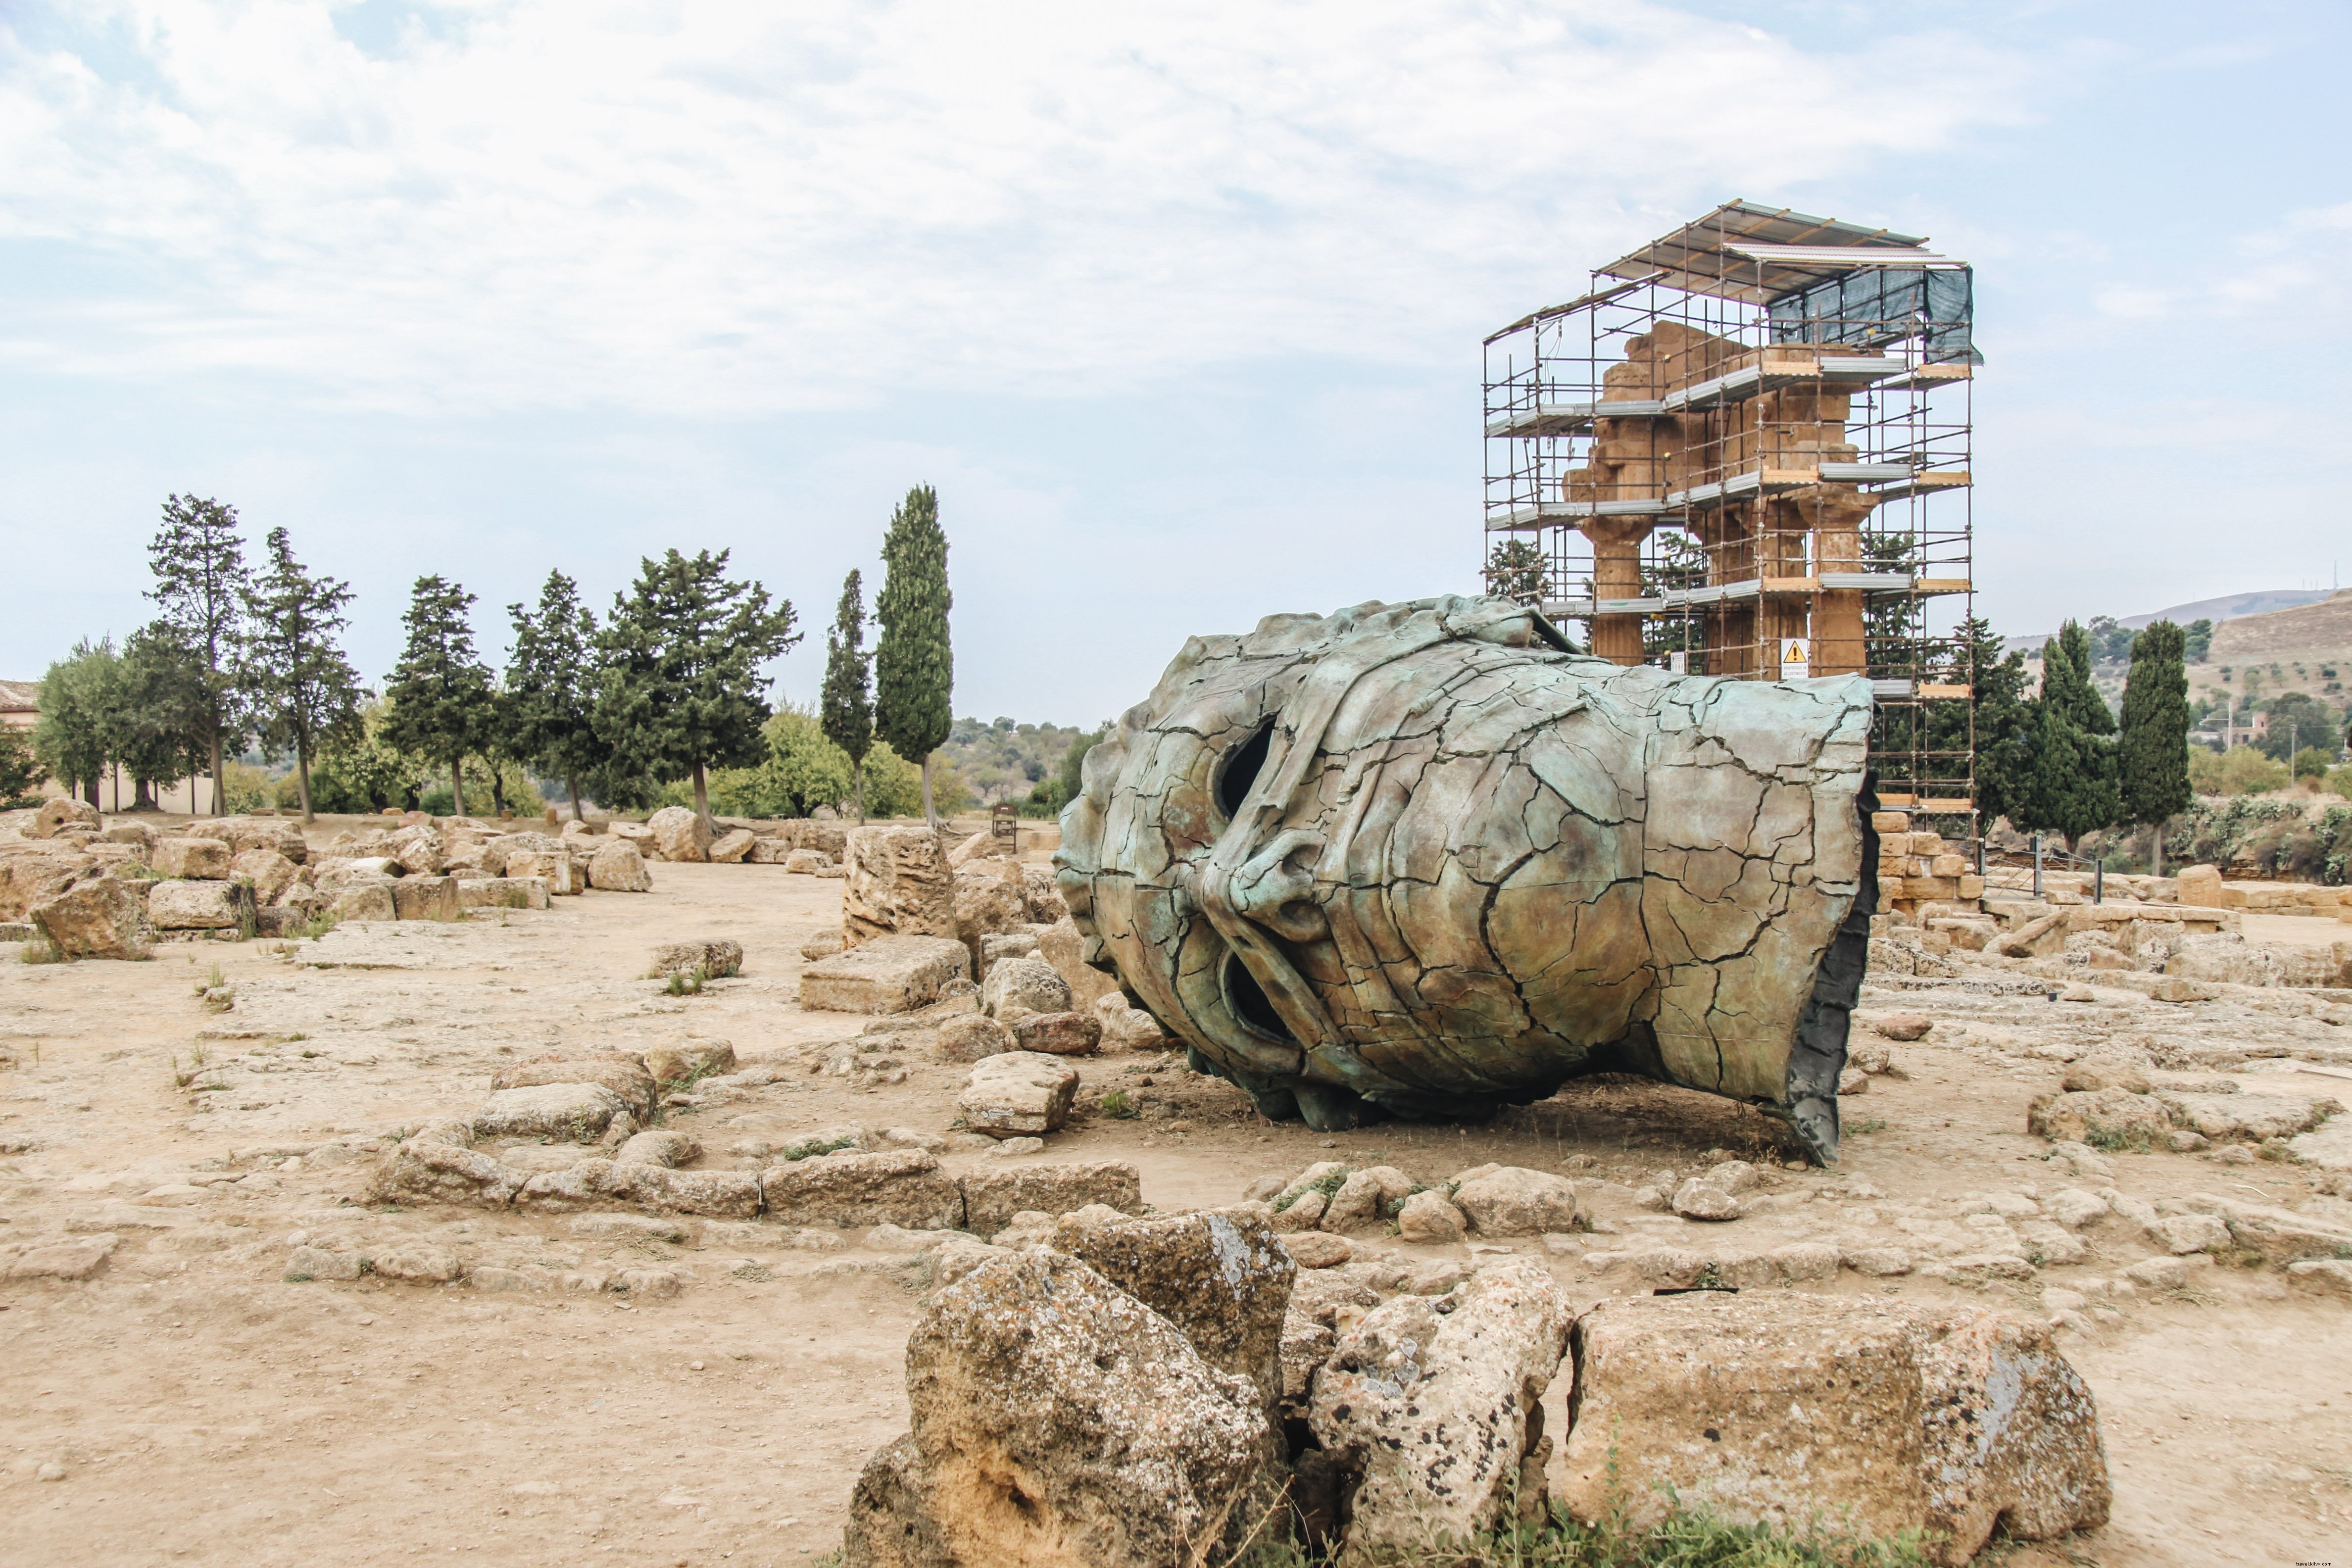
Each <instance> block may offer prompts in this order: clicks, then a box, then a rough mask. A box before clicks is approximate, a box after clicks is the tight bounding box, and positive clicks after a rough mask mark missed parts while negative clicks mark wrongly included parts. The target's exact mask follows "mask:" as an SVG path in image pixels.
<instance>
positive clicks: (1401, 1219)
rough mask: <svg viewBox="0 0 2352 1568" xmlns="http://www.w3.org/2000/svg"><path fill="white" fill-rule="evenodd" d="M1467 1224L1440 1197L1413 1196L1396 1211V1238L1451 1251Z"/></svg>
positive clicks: (1459, 1214) (1459, 1213)
mask: <svg viewBox="0 0 2352 1568" xmlns="http://www.w3.org/2000/svg"><path fill="white" fill-rule="evenodd" d="M1467 1228H1468V1222H1467V1220H1466V1219H1465V1216H1464V1215H1463V1213H1462V1211H1461V1210H1460V1209H1458V1208H1455V1207H1454V1205H1452V1204H1450V1203H1448V1202H1446V1201H1445V1194H1443V1193H1436V1192H1427V1193H1415V1194H1412V1196H1411V1197H1409V1198H1407V1199H1405V1201H1404V1206H1403V1207H1402V1209H1400V1210H1398V1211H1397V1235H1398V1236H1399V1237H1402V1239H1404V1240H1406V1241H1416V1242H1433V1243H1435V1244H1437V1245H1439V1246H1442V1247H1450V1246H1452V1245H1454V1243H1456V1242H1459V1241H1460V1240H1461V1239H1462V1238H1463V1234H1464V1232H1465V1230H1466V1229H1467Z"/></svg>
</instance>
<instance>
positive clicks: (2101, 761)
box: [2011, 621, 2123, 849]
mask: <svg viewBox="0 0 2352 1568" xmlns="http://www.w3.org/2000/svg"><path fill="white" fill-rule="evenodd" d="M2034 706H2035V713H2034V731H2033V770H2032V789H2031V791H2030V795H2031V799H2030V801H2029V803H2028V805H2029V810H2028V816H2029V817H2030V818H2031V820H2030V821H2026V822H2019V823H2017V826H2020V827H2026V828H2031V829H2034V830H2038V831H2045V832H2052V833H2055V834H2057V835H2058V836H2059V837H2061V838H2062V839H2063V840H2064V841H2065V843H2066V845H2067V847H2069V848H2070V849H2071V848H2072V847H2074V841H2075V840H2076V839H2078V838H2080V837H2082V836H2083V835H2084V834H2085V833H2091V832H2095V831H2096V830H2097V829H2099V828H2102V827H2112V826H2115V824H2116V820H2117V819H2118V818H2119V817H2120V816H2122V815H2123V802H2122V799H2121V798H2120V796H2119V795H2117V793H2116V748H2115V744H2114V742H2112V741H2109V740H2108V739H2107V738H2106V737H2107V736H2109V735H2112V734H2113V733H2114V732H2115V727H2116V721H2115V716H2114V715H2113V714H2112V713H2110V712H2108V710H2107V705H2106V702H2105V700H2103V699H2102V698H2101V697H2100V696H2099V693H2098V690H2097V689H2096V688H2095V687H2094V686H2093V685H2092V684H2091V639H2090V637H2089V634H2087V633H2086V632H2084V629H2083V628H2082V627H2081V626H2078V625H2076V624H2075V623H2074V622H2073V621H2068V622H2067V623H2066V624H2065V625H2064V626H2061V627H2060V628H2059V632H2058V635H2057V636H2056V637H2053V638H2052V639H2051V640H2050V641H2049V643H2047V644H2046V645H2044V647H2042V699H2041V700H2040V701H2039V702H2038V703H2036V704H2035V705H2034ZM2011 821H2013V822H2014V821H2016V819H2015V818H2013V817H2012V818H2011Z"/></svg>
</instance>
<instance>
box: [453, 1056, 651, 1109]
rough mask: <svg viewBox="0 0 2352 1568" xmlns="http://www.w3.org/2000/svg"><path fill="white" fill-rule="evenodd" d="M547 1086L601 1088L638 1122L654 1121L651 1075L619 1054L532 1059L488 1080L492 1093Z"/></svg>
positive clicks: (637, 1061)
mask: <svg viewBox="0 0 2352 1568" xmlns="http://www.w3.org/2000/svg"><path fill="white" fill-rule="evenodd" d="M550 1083H593V1084H601V1085H602V1086H603V1087H604V1088H606V1089H611V1090H612V1091H613V1092H614V1094H616V1095H619V1096H620V1097H621V1102H622V1103H623V1104H624V1105H626V1106H627V1107H628V1108H629V1112H630V1114H631V1115H632V1116H634V1117H635V1119H636V1120H637V1121H641V1122H649V1121H652V1120H653V1119H654V1106H655V1104H656V1100H655V1088H654V1079H653V1075H652V1074H651V1073H649V1072H647V1071H646V1064H645V1062H644V1060H643V1059H642V1058H638V1057H634V1056H630V1055H628V1054H626V1053H625V1052H622V1051H590V1052H585V1053H582V1054H579V1055H571V1054H565V1053H555V1054H551V1055H548V1056H541V1057H534V1058H531V1059H530V1060H529V1061H523V1062H516V1063H513V1064H512V1065H511V1066H509V1067H506V1068H500V1069H499V1074H498V1076H497V1077H495V1078H493V1079H490V1087H491V1088H492V1089H530V1088H533V1087H535V1086H537V1085H540V1084H550Z"/></svg>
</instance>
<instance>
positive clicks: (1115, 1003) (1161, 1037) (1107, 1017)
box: [1095, 991, 1177, 1052]
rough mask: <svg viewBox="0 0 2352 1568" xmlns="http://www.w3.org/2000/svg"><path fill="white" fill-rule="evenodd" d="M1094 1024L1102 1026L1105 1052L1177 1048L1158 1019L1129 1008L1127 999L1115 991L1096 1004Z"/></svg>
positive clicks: (1138, 1009) (1140, 1009) (1174, 1040)
mask: <svg viewBox="0 0 2352 1568" xmlns="http://www.w3.org/2000/svg"><path fill="white" fill-rule="evenodd" d="M1095 1021H1096V1022H1097V1023H1098V1024H1100V1025H1101V1026H1102V1048H1103V1049H1104V1050H1106V1051H1137V1052H1152V1051H1167V1050H1173V1049H1175V1048H1176V1046H1177V1041H1176V1039H1175V1038H1174V1037H1172V1036H1171V1035H1170V1034H1169V1033H1168V1031H1167V1030H1165V1029H1163V1028H1161V1027H1160V1020H1159V1019H1157V1018H1155V1017H1153V1016H1151V1015H1150V1014H1149V1013H1147V1012H1145V1011H1144V1010H1143V1009H1142V1008H1140V1007H1130V1006H1129V1005H1128V1003H1127V998H1126V997H1125V996H1124V995H1122V994H1119V993H1118V992H1117V991H1114V992H1111V993H1110V994H1108V995H1107V996H1104V997H1102V998H1100V999H1099V1000H1097V1002H1096V1003H1095Z"/></svg>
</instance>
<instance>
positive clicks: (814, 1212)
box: [760, 1149, 964, 1230]
mask: <svg viewBox="0 0 2352 1568" xmlns="http://www.w3.org/2000/svg"><path fill="white" fill-rule="evenodd" d="M760 1189H761V1195H762V1197H763V1198H764V1200H765V1202H766V1205H767V1209H768V1213H769V1215H771V1216H772V1218H774V1219H775V1220H776V1221H777V1222H778V1223H779V1224H782V1225H834V1226H872V1225H895V1226H899V1227H900V1228H901V1229H905V1230H961V1228H962V1227H963V1223H964V1208H963V1189H962V1188H961V1187H960V1186H958V1185H957V1184H956V1180H955V1178H954V1177H952V1176H950V1175H949V1174H947V1173H945V1172H943V1171H941V1170H940V1163H939V1160H938V1159H937V1158H936V1157H935V1156H933V1155H931V1154H930V1153H929V1152H926V1151H924V1150H921V1149H891V1150H885V1151H882V1152H877V1153H870V1154H869V1153H841V1154H819V1155H815V1156H814V1157H812V1158H810V1159H805V1160H795V1161H793V1162H791V1163H788V1164H782V1165H771V1166H769V1167H768V1168H767V1169H766V1170H765V1171H762V1172H761V1173H760Z"/></svg>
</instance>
